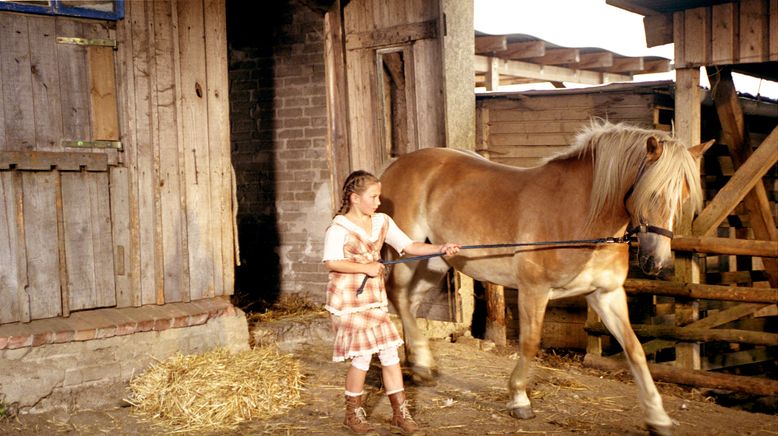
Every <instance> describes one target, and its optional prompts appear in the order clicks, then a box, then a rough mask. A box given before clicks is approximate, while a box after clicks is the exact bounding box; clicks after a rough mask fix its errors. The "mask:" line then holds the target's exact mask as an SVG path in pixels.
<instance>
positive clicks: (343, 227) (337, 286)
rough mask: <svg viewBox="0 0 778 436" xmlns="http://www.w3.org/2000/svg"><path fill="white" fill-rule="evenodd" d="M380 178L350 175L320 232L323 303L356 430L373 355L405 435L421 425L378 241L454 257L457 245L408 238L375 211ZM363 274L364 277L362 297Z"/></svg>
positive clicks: (362, 421)
mask: <svg viewBox="0 0 778 436" xmlns="http://www.w3.org/2000/svg"><path fill="white" fill-rule="evenodd" d="M380 196H381V183H380V182H379V181H378V179H377V178H376V177H375V176H373V175H372V174H370V173H368V172H365V171H355V172H353V173H351V174H350V175H349V176H348V177H347V178H346V182H345V183H344V185H343V203H342V205H341V207H340V210H339V211H338V213H337V215H335V218H333V220H332V224H331V225H330V227H329V228H328V229H327V232H326V234H325V236H324V259H323V260H324V265H326V266H327V268H328V269H329V270H330V276H329V284H328V285H327V305H326V306H325V308H326V309H327V310H328V311H329V312H330V313H331V314H332V321H333V327H334V329H335V343H334V350H333V353H332V360H333V361H334V362H342V361H344V360H346V359H351V366H350V367H349V369H348V372H347V373H346V418H345V420H344V422H343V423H344V424H345V425H346V426H347V427H348V428H349V429H350V430H351V431H353V432H354V433H368V432H370V431H373V427H372V426H371V425H370V424H368V422H367V420H366V415H365V409H363V408H362V394H363V393H364V392H363V390H362V389H363V386H364V383H365V375H366V374H367V370H368V369H369V368H370V360H371V359H372V357H373V354H376V353H378V358H379V360H380V361H381V366H382V375H383V380H384V390H385V392H386V394H387V396H388V397H389V400H390V402H391V404H392V411H393V416H392V420H391V425H392V426H393V427H398V428H399V429H400V430H401V431H402V432H403V433H413V432H415V431H416V430H418V426H417V425H416V423H415V422H414V420H413V418H412V417H411V414H410V412H409V411H408V404H407V402H406V401H405V392H404V387H403V379H402V371H401V370H400V358H399V356H398V353H397V347H399V346H400V345H402V344H403V341H402V339H401V338H400V334H399V333H398V331H397V329H396V328H395V327H394V324H392V321H391V320H390V319H389V312H388V300H387V297H386V289H385V287H384V279H383V270H384V265H383V264H381V263H379V260H380V259H381V246H382V245H383V244H384V242H387V243H388V244H389V245H391V246H392V247H393V248H394V249H395V250H397V252H398V253H406V254H410V255H415V256H419V255H425V254H434V253H445V254H447V255H452V254H456V253H457V252H458V251H459V248H460V245H458V244H444V245H432V244H425V243H422V242H414V241H412V240H411V239H410V238H409V237H408V236H407V235H406V234H405V233H403V231H402V230H400V229H399V228H398V227H397V225H396V224H395V223H394V221H393V220H392V219H391V218H390V217H389V216H388V215H386V214H383V213H376V209H377V208H378V206H379V205H380V204H381V200H380ZM365 275H367V276H368V277H369V279H368V280H367V283H366V284H365V287H364V289H363V291H362V293H360V294H359V295H357V290H358V288H359V286H360V285H361V284H362V281H363V279H364V278H365Z"/></svg>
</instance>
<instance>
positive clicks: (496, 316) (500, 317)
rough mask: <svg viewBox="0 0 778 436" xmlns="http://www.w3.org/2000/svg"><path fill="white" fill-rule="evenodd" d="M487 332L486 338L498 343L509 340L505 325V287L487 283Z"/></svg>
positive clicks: (503, 343) (502, 343)
mask: <svg viewBox="0 0 778 436" xmlns="http://www.w3.org/2000/svg"><path fill="white" fill-rule="evenodd" d="M485 292H486V332H485V334H484V339H489V340H491V341H492V342H494V343H495V344H497V345H505V344H506V342H507V337H506V326H505V287H503V286H501V285H496V284H494V283H486V291H485Z"/></svg>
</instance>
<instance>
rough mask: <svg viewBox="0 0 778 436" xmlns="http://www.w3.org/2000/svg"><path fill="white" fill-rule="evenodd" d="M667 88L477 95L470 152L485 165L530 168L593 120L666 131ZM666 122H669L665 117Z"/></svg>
mask: <svg viewBox="0 0 778 436" xmlns="http://www.w3.org/2000/svg"><path fill="white" fill-rule="evenodd" d="M669 89H670V88H669V86H668V85H663V86H659V87H653V86H644V87H639V86H638V87H635V86H630V87H625V86H623V85H613V86H608V87H604V88H602V89H601V90H599V91H591V90H587V91H586V92H581V90H567V91H548V92H527V93H522V94H518V93H514V94H507V93H506V94H503V95H499V94H497V95H495V94H489V95H480V96H478V98H477V101H476V120H477V121H476V150H477V151H478V152H479V153H481V154H483V155H485V156H487V157H488V158H489V159H490V160H493V161H495V162H500V163H504V164H508V165H514V166H525V167H528V166H534V165H537V164H538V163H540V162H541V161H542V160H543V159H544V158H546V157H548V156H551V155H553V154H557V153H559V152H561V151H563V150H564V149H565V148H566V147H568V146H569V145H570V143H571V142H572V141H573V139H574V138H575V134H576V133H577V132H578V131H579V130H580V129H581V128H583V127H585V126H586V125H588V124H589V122H590V120H591V119H592V118H593V117H598V118H602V119H607V120H610V121H611V122H629V123H632V124H636V125H639V126H641V127H646V128H658V129H668V130H669V125H668V124H665V118H666V117H665V115H667V117H670V116H671V112H670V113H668V114H665V112H666V111H668V110H670V108H671V104H672V98H671V97H669V96H667V95H666V94H667V93H668V92H669ZM667 119H668V120H669V119H670V118H667Z"/></svg>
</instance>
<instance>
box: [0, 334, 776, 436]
mask: <svg viewBox="0 0 778 436" xmlns="http://www.w3.org/2000/svg"><path fill="white" fill-rule="evenodd" d="M432 348H433V351H434V353H435V356H436V358H437V361H438V364H439V365H440V368H441V374H440V377H439V379H438V381H437V383H436V384H435V385H432V386H417V385H413V384H411V383H408V384H407V385H406V388H407V391H408V394H409V397H410V398H411V400H412V405H413V407H412V410H413V411H414V416H415V417H416V419H417V421H418V422H419V423H420V424H421V425H422V427H423V429H424V433H425V434H427V435H472V434H476V435H497V434H538V435H545V434H548V435H568V434H580V433H582V434H592V435H601V434H602V435H642V434H646V431H645V430H644V427H643V415H642V412H641V410H640V407H639V405H638V402H637V390H636V387H635V385H634V384H633V382H632V379H631V376H629V375H628V374H626V373H624V372H623V371H622V372H616V373H605V372H602V371H598V370H595V369H591V368H587V367H584V366H583V365H582V364H581V361H582V356H580V355H575V354H569V355H566V356H559V355H556V354H554V353H548V352H545V353H543V354H542V355H541V356H540V357H539V358H538V361H537V362H536V371H535V379H534V383H533V388H532V391H531V393H530V397H531V399H532V402H533V405H534V410H535V413H536V415H537V416H536V417H535V418H534V419H531V420H526V421H520V420H517V419H514V418H512V417H511V416H510V415H509V414H508V412H507V410H506V409H505V404H506V401H507V390H506V382H507V378H508V376H509V374H510V371H511V370H512V369H513V366H514V364H515V353H514V350H515V348H514V347H510V346H509V347H505V348H502V347H497V348H495V349H492V350H490V351H483V350H482V349H481V348H482V347H481V342H480V341H478V340H475V339H472V338H463V339H461V340H459V341H458V342H456V343H452V342H450V341H444V340H437V341H433V342H432ZM294 355H295V356H296V357H297V358H298V359H299V360H300V362H301V366H302V371H303V372H304V374H305V391H304V392H303V400H304V401H305V405H304V406H301V407H299V408H296V409H294V410H293V411H291V412H290V413H288V414H287V415H284V416H280V417H277V418H275V419H272V420H269V421H254V422H248V423H244V424H243V425H241V427H240V428H238V429H237V430H236V431H234V432H220V433H215V434H294V435H303V434H325V435H337V434H349V433H348V432H347V431H346V430H345V428H344V427H343V426H342V424H341V422H342V419H343V385H342V384H343V380H344V375H345V371H346V369H347V366H346V365H345V364H333V363H331V362H330V359H329V357H330V355H331V348H330V344H329V343H328V342H326V341H324V340H321V339H312V340H311V341H310V342H308V343H306V344H305V345H302V346H299V347H297V349H296V351H295V352H294ZM374 364H375V362H374ZM658 386H659V390H660V392H661V393H662V396H663V399H664V404H665V408H666V410H667V411H668V413H669V414H670V416H671V417H672V418H673V419H674V420H676V421H677V423H678V426H677V427H676V435H679V436H681V435H694V436H697V435H775V434H778V415H775V414H763V413H751V412H745V411H742V410H736V409H734V408H727V407H722V406H719V405H717V404H715V403H714V402H713V401H712V400H711V399H710V398H707V397H705V396H704V395H703V394H702V393H701V392H700V391H697V390H694V389H690V388H684V387H679V386H677V385H672V384H663V383H659V384H658ZM366 390H367V392H368V394H369V397H368V400H367V407H366V409H367V412H368V416H369V418H370V420H371V422H372V423H373V424H375V425H376V427H377V432H376V433H377V434H381V435H386V434H390V430H389V426H388V424H387V420H388V417H389V415H390V413H391V409H390V406H389V402H388V400H387V399H386V397H385V396H383V395H382V392H381V383H380V368H379V367H376V366H374V367H373V368H371V371H370V373H369V374H368V386H367V388H366ZM163 433H166V429H165V428H164V427H161V426H159V425H158V424H157V423H153V422H143V421H140V420H138V419H137V418H135V417H134V416H133V415H132V414H131V410H130V408H118V409H110V410H84V411H79V412H77V413H74V414H70V415H67V414H64V413H49V414H43V415H35V416H30V415H22V416H18V417H15V418H12V419H5V420H4V421H0V434H5V435H20V434H25V435H26V434H47V435H48V434H89V435H96V434H113V435H148V434H163Z"/></svg>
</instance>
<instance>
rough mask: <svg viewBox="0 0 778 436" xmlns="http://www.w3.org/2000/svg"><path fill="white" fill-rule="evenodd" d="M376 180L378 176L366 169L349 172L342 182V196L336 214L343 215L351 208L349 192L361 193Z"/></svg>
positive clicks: (376, 181)
mask: <svg viewBox="0 0 778 436" xmlns="http://www.w3.org/2000/svg"><path fill="white" fill-rule="evenodd" d="M378 182H379V180H378V177H376V176H374V175H372V174H370V173H368V172H367V171H363V170H357V171H354V172H352V173H351V174H349V175H348V177H346V181H345V182H343V196H342V198H341V201H340V209H338V213H337V214H336V215H344V214H346V213H348V211H349V209H351V194H357V195H361V194H362V193H363V192H365V190H366V189H367V188H368V186H370V185H372V184H374V183H378Z"/></svg>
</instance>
